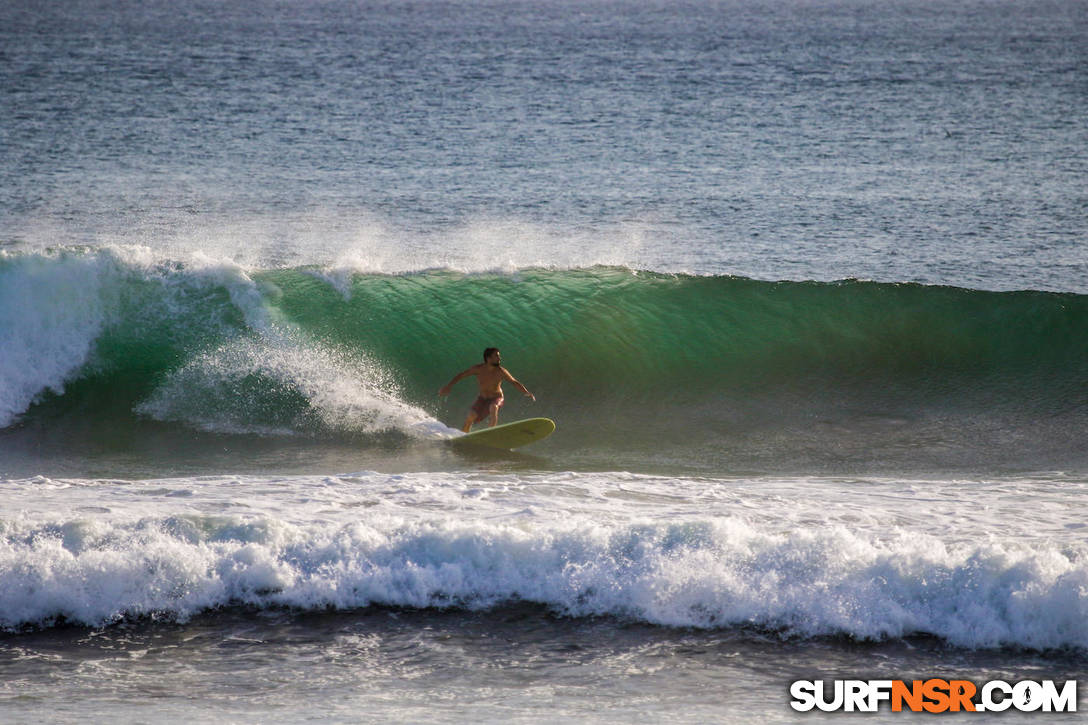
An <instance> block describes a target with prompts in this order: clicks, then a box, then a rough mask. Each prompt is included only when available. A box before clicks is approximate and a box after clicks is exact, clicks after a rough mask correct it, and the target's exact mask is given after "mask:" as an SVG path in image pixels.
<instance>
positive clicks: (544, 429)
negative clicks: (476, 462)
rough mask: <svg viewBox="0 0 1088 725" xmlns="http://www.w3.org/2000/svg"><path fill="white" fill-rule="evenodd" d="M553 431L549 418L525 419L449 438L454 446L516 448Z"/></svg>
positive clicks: (552, 423) (553, 427)
mask: <svg viewBox="0 0 1088 725" xmlns="http://www.w3.org/2000/svg"><path fill="white" fill-rule="evenodd" d="M554 430H555V421H553V420H551V419H550V418H526V419H525V420H518V421H515V422H513V423H505V424H503V425H497V426H495V427H494V428H483V429H481V430H477V431H473V432H472V433H465V434H464V435H463V436H459V437H457V438H451V439H450V442H451V443H453V444H455V445H465V446H487V447H488V448H518V447H520V446H524V445H526V444H527V443H534V442H536V441H539V440H543V439H544V438H547V437H548V436H550V435H551V434H552V431H554Z"/></svg>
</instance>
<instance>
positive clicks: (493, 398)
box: [438, 347, 536, 433]
mask: <svg viewBox="0 0 1088 725" xmlns="http://www.w3.org/2000/svg"><path fill="white" fill-rule="evenodd" d="M473 375H475V376H476V382H477V383H478V384H479V386H480V395H479V397H477V398H476V402H475V403H473V404H472V408H471V409H469V411H468V417H467V418H465V424H464V425H463V426H461V430H463V431H464V432H465V433H468V432H469V430H471V429H472V425H473V424H474V423H479V422H480V421H482V420H484V419H485V418H487V419H490V421H491V423H490V425H489V427H493V426H495V425H496V424H497V423H498V422H499V408H501V407H502V402H503V399H502V382H503V381H504V380H505V381H507V382H509V383H510V384H511V385H513V386H514V387H515V388H517V389H518V390H520V391H521V392H523V393H524V394H525V397H526V398H529V399H530V400H532V401H533V402H534V403H535V402H536V396H535V395H533V394H532V393H530V392H529V391H528V389H526V387H525V386H524V385H522V384H521V383H519V382H518V381H517V380H515V379H514V376H513V375H511V374H510V371H509V370H507V369H506V368H504V367H503V366H502V354H501V353H500V352H499V349H498V348H497V347H489V348H487V349H486V350H484V361H483V362H482V363H480V364H479V365H473V366H472V367H470V368H469V369H468V370H463V371H461V372H459V373H457V374H456V375H454V376H453V380H451V381H449V383H447V384H446V385H443V386H442V387H441V388H440V389H439V391H438V394H439V395H440V396H442V397H445V396H447V395H449V394H450V388H452V387H453V386H454V385H455V384H457V383H458V382H459V381H461V380H464V379H465V378H468V377H472V376H473Z"/></svg>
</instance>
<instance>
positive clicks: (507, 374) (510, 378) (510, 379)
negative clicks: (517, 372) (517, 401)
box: [502, 368, 536, 403]
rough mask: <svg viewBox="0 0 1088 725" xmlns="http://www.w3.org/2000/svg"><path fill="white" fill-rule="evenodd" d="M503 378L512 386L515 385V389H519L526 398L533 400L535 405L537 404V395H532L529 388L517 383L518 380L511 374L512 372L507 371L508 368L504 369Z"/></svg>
mask: <svg viewBox="0 0 1088 725" xmlns="http://www.w3.org/2000/svg"><path fill="white" fill-rule="evenodd" d="M502 376H503V378H505V379H506V381H507V382H508V383H510V384H511V385H513V386H514V387H515V388H517V389H518V390H520V391H521V392H522V393H524V394H525V397H526V398H529V399H530V400H532V401H533V402H534V403H535V402H536V396H535V395H533V394H532V393H530V392H529V389H528V388H526V387H525V386H524V385H522V384H521V383H519V382H518V381H517V379H515V378H514V376H513V375H511V374H510V371H509V370H507V369H506V368H503V369H502Z"/></svg>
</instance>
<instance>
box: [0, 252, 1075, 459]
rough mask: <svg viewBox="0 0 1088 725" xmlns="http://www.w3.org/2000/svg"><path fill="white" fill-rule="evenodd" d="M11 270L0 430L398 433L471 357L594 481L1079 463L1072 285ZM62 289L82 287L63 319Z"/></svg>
mask: <svg viewBox="0 0 1088 725" xmlns="http://www.w3.org/2000/svg"><path fill="white" fill-rule="evenodd" d="M61 271H63V272H64V273H63V274H61V273H60V272H61ZM28 275H29V276H30V277H33V278H34V283H35V285H36V286H29V287H27V289H30V290H42V289H44V290H45V291H44V292H42V293H41V296H40V298H35V299H30V300H29V301H28V302H27V303H26V304H25V305H24V308H20V309H19V310H16V311H15V313H12V312H11V311H10V310H9V312H8V313H7V315H6V317H4V318H2V324H4V325H6V326H7V327H8V328H10V329H9V330H7V332H6V333H5V334H7V337H8V339H10V340H13V343H12V344H13V345H23V346H24V347H25V348H26V349H20V350H17V351H16V352H17V353H18V354H14V355H9V356H8V359H7V360H6V361H4V362H2V363H0V404H2V405H7V406H8V411H9V415H8V419H7V420H6V421H5V424H6V425H7V426H8V427H9V428H12V427H15V428H17V427H19V426H27V425H36V426H38V427H44V428H49V427H56V426H60V425H61V424H62V423H63V424H64V425H67V426H69V427H73V426H74V427H76V428H78V427H79V426H80V425H82V427H83V428H85V429H91V428H93V429H96V430H98V429H101V428H103V426H105V427H110V426H112V427H114V428H124V427H126V426H128V427H129V428H130V429H133V430H135V429H140V428H141V426H144V427H146V426H149V425H150V426H156V425H168V426H170V425H179V424H180V425H181V426H182V427H183V428H187V429H197V430H202V431H208V432H210V433H212V434H214V435H224V434H226V435H230V434H236V433H257V434H262V435H273V436H277V435H288V436H300V435H301V436H302V437H304V438H306V439H308V440H314V439H337V438H343V437H344V436H348V437H351V438H354V439H358V437H359V436H362V439H363V440H367V439H369V438H373V437H375V436H377V437H378V438H381V439H382V440H387V438H386V437H387V436H388V434H389V433H390V431H393V432H397V434H398V435H403V436H407V437H409V438H411V437H413V436H417V434H418V433H419V431H420V430H421V429H422V430H425V431H426V430H428V428H427V426H432V427H433V426H435V425H437V423H436V422H435V419H438V420H441V421H442V422H443V423H446V424H449V425H454V426H456V425H459V424H460V422H461V420H462V419H463V416H464V413H465V410H466V409H467V407H468V404H469V403H470V402H471V401H472V399H473V397H474V396H475V389H474V384H473V382H472V381H467V382H463V383H461V384H460V385H459V386H458V387H457V388H456V389H455V390H454V393H453V395H451V396H450V401H449V402H448V403H444V402H442V401H440V400H439V399H438V398H437V396H436V392H437V390H438V388H439V387H440V386H441V385H443V384H444V383H446V382H447V381H448V380H449V378H450V377H452V376H453V374H454V373H456V372H458V371H460V370H462V369H464V368H465V367H467V366H469V365H471V364H474V363H476V362H478V361H479V360H480V356H481V352H482V350H483V349H484V348H485V347H489V346H495V347H499V348H501V349H502V350H503V356H504V363H505V365H506V367H507V368H508V369H510V371H511V372H512V373H513V374H514V375H515V376H516V377H517V378H518V379H520V380H521V381H522V382H523V383H524V384H525V385H526V386H528V387H529V389H530V390H532V391H533V392H534V393H536V395H537V396H538V398H539V402H538V403H537V404H535V405H531V404H529V403H528V402H527V401H524V400H521V399H520V396H517V395H516V392H515V391H510V390H507V399H508V403H507V406H506V409H505V410H504V413H503V416H504V419H505V420H507V421H509V420H513V419H516V418H519V417H530V416H547V417H551V418H553V419H555V420H556V421H557V422H558V423H559V431H558V433H557V434H556V435H555V436H553V437H552V438H553V439H554V440H551V439H550V441H549V443H548V445H550V446H552V447H553V448H557V449H562V450H566V451H567V453H568V454H570V455H577V454H578V452H579V451H583V452H584V451H612V452H613V455H612V460H611V463H610V464H609V465H617V464H623V463H624V462H627V461H637V460H640V459H646V460H650V459H654V460H661V456H662V451H673V452H675V455H676V456H680V457H683V458H686V459H688V460H694V459H696V458H698V459H706V458H717V459H722V458H723V457H728V458H730V460H749V459H751V460H756V459H758V460H761V461H765V460H767V459H768V458H769V457H770V458H774V457H776V456H779V455H780V454H781V453H782V451H786V450H788V451H792V453H790V454H789V455H795V454H796V453H797V451H799V450H812V451H819V452H820V454H821V455H825V456H832V457H833V456H836V455H840V456H842V457H844V458H846V459H849V458H851V457H853V458H855V459H856V458H857V457H858V456H868V455H869V454H868V453H867V452H866V451H869V450H870V449H871V450H873V451H875V453H873V454H872V455H892V453H894V451H892V452H889V450H890V449H889V446H891V447H892V448H895V447H898V449H896V450H899V449H902V450H901V451H900V453H902V454H903V455H909V450H908V449H910V448H911V447H912V446H913V447H919V446H921V447H923V448H926V447H928V448H931V449H934V450H935V449H937V448H941V447H942V446H943V447H946V448H947V447H951V448H955V449H957V450H971V451H973V453H972V455H976V456H978V457H980V458H982V457H986V456H991V457H998V458H1000V457H1002V456H1004V457H1006V458H1008V457H1010V456H1015V455H1021V454H1023V455H1028V456H1029V457H1030V456H1031V455H1034V453H1035V452H1038V451H1044V450H1045V451H1049V453H1047V456H1050V458H1047V456H1044V458H1047V460H1050V459H1054V460H1055V461H1056V462H1061V461H1063V460H1066V459H1069V458H1070V456H1072V457H1073V458H1074V459H1076V460H1077V461H1079V460H1080V459H1079V458H1077V456H1078V455H1079V456H1080V457H1081V458H1083V454H1079V453H1076V451H1079V450H1080V448H1082V447H1083V446H1082V445H1081V442H1080V437H1081V436H1080V435H1079V433H1078V432H1077V431H1083V430H1084V427H1085V422H1086V419H1088V413H1086V411H1088V334H1086V331H1088V297H1085V296H1082V295H1075V294H1057V293H1043V292H1027V291H1025V292H1001V293H998V292H984V291H974V290H966V289H958V288H951V287H926V286H921V285H915V284H882V283H871V282H856V281H847V282H838V283H816V282H778V283H772V282H762V281H755V280H750V279H743V278H733V277H693V276H683V275H662V274H655V273H647V272H635V271H632V270H628V269H617V268H592V269H577V270H541V269H529V270H522V271H519V272H516V273H513V274H497V273H496V274H476V275H466V274H460V273H454V272H449V271H429V272H420V273H416V274H408V275H401V276H388V275H363V274H340V273H334V272H328V271H325V270H321V269H318V268H294V269H279V270H267V271H258V272H248V273H247V272H243V271H242V270H239V269H237V268H230V267H222V268H216V267H214V266H213V267H210V268H199V269H197V268H194V267H191V266H187V265H183V264H180V263H171V264H162V263H159V264H155V265H133V264H131V263H130V262H126V261H124V260H120V259H112V258H109V255H108V254H104V253H101V252H97V253H83V254H82V255H81V254H77V253H68V254H66V255H63V254H62V255H59V256H54V257H50V258H39V259H36V260H34V263H33V264H30V263H29V262H27V260H26V259H18V258H16V259H11V258H7V259H4V260H0V295H2V294H3V291H4V287H3V285H4V284H7V285H9V289H12V290H14V289H16V287H17V285H16V284H15V282H18V283H20V284H22V283H25V282H26V281H27V279H28V278H29V277H28ZM13 280H14V281H15V282H13ZM61 284H64V285H72V284H76V285H77V286H78V285H79V284H86V285H92V284H93V287H94V289H93V294H91V295H90V296H89V297H88V298H87V300H89V301H87V300H85V301H84V302H83V306H82V309H83V310H84V312H82V313H80V314H79V315H76V313H75V312H73V310H74V309H76V308H75V307H73V306H72V305H70V304H68V302H69V301H68V300H65V299H64V298H63V295H61V294H60V292H61V290H60V288H59V285H61ZM50 285H56V286H58V289H57V290H56V291H55V292H54V293H53V294H50V289H49V288H50ZM36 294H38V293H37V292H32V293H31V294H30V296H31V297H34V295H36ZM23 297H26V295H25V294H24V295H23ZM13 299H14V298H13ZM20 299H22V298H20ZM86 310H91V311H92V312H93V314H91V313H90V312H86ZM66 315H69V316H71V319H68V317H66ZM81 345H82V347H81ZM9 349H13V348H9ZM66 355H67V356H68V357H70V358H71V361H72V362H71V364H68V363H65V364H64V365H60V364H54V363H51V362H50V361H56V360H61V361H62V362H63V360H65V359H67V358H65V356H66ZM35 376H38V377H35ZM39 378H40V379H39ZM5 385H6V386H8V387H7V388H6V389H5V388H4V386H5ZM27 391H30V392H27ZM5 396H6V397H5ZM10 411H14V413H11V412H10ZM134 435H135V434H134ZM880 451H883V452H884V453H880ZM1054 451H1058V452H1059V454H1060V455H1057V457H1056V458H1055V457H1054V456H1051V455H1050V454H1051V453H1053V452H1054ZM783 455H785V454H783ZM896 455H898V454H896ZM745 456H748V458H745ZM753 456H754V458H752V457H753ZM655 457H656V458H655Z"/></svg>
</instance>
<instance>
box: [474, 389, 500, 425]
mask: <svg viewBox="0 0 1088 725" xmlns="http://www.w3.org/2000/svg"><path fill="white" fill-rule="evenodd" d="M495 401H498V403H496V402H495ZM493 404H494V405H495V409H496V410H497V409H499V408H501V407H502V396H501V395H496V396H495V397H493V398H485V397H484V396H482V395H481V396H480V397H478V398H476V402H475V403H473V404H472V412H473V413H475V414H476V422H477V423H479V422H480V421H481V420H487V418H488V416H490V415H491V406H492V405H493Z"/></svg>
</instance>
